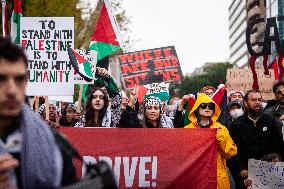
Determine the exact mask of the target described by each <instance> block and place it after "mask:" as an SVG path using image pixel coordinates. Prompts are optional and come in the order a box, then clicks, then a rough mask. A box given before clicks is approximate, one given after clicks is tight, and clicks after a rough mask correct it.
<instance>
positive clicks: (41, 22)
mask: <svg viewBox="0 0 284 189" xmlns="http://www.w3.org/2000/svg"><path fill="white" fill-rule="evenodd" d="M20 42H21V45H22V47H23V48H24V49H25V50H26V54H27V56H28V87H27V95H32V96H40V95H44V96H49V95H58V96H60V95H73V93H74V85H73V84H74V81H73V80H74V79H73V77H74V71H73V68H72V65H71V63H70V60H69V56H68V48H69V47H71V48H74V18H71V17H22V18H21V28H20ZM50 89H56V90H50Z"/></svg>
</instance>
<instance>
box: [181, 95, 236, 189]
mask: <svg viewBox="0 0 284 189" xmlns="http://www.w3.org/2000/svg"><path fill="white" fill-rule="evenodd" d="M220 113H221V110H220V108H219V106H218V105H217V104H216V103H215V102H214V101H213V100H212V99H211V98H210V97H209V96H208V95H206V94H204V93H201V94H199V96H198V98H197V100H196V102H195V104H194V106H193V108H192V110H191V111H190V113H189V120H190V124H189V125H187V126H186V127H185V128H211V129H217V134H216V139H217V149H218V152H217V188H218V189H230V182H229V176H228V172H227V168H226V159H229V158H231V157H232V156H234V155H236V154H237V146H236V145H235V143H234V142H233V140H232V138H231V137H230V135H229V131H228V130H227V128H226V127H225V126H223V125H221V124H220V123H218V122H217V119H218V118H219V115H220Z"/></svg>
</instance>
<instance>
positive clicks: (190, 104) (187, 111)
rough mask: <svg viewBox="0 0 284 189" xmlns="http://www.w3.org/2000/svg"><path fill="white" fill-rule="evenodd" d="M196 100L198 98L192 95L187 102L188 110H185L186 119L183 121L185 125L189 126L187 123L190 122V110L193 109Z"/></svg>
mask: <svg viewBox="0 0 284 189" xmlns="http://www.w3.org/2000/svg"><path fill="white" fill-rule="evenodd" d="M195 102H196V99H195V98H193V97H190V98H189V101H188V102H187V103H186V110H185V113H184V121H183V125H184V126H187V125H189V124H190V121H189V117H188V116H189V112H190V111H191V110H192V108H193V106H194V104H195Z"/></svg>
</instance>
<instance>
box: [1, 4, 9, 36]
mask: <svg viewBox="0 0 284 189" xmlns="http://www.w3.org/2000/svg"><path fill="white" fill-rule="evenodd" d="M2 27H3V36H4V37H6V36H7V35H8V6H7V2H6V1H5V0H2Z"/></svg>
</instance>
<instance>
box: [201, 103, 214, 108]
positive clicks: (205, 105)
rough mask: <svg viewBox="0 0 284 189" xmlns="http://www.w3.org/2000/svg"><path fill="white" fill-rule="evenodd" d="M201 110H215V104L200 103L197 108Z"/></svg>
mask: <svg viewBox="0 0 284 189" xmlns="http://www.w3.org/2000/svg"><path fill="white" fill-rule="evenodd" d="M199 107H200V108H202V109H204V110H205V109H206V108H207V107H208V108H209V110H214V109H215V104H214V103H202V104H200V106H199Z"/></svg>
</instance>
